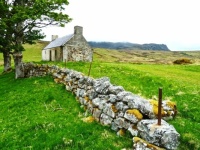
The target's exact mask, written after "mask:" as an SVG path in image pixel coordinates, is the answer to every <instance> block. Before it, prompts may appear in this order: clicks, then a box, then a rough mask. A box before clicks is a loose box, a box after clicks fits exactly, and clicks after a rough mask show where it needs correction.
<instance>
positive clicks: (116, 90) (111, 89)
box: [108, 85, 124, 95]
mask: <svg viewBox="0 0 200 150" xmlns="http://www.w3.org/2000/svg"><path fill="white" fill-rule="evenodd" d="M108 91H109V93H111V94H115V95H117V94H118V93H119V92H122V91H124V88H123V87H122V86H114V85H111V86H110V87H109V89H108Z"/></svg>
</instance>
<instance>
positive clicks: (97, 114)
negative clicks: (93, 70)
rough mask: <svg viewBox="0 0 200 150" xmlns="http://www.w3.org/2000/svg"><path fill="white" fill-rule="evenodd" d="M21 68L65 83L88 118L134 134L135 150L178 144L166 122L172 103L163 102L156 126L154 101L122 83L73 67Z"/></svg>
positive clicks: (27, 73)
mask: <svg viewBox="0 0 200 150" xmlns="http://www.w3.org/2000/svg"><path fill="white" fill-rule="evenodd" d="M24 68H25V77H32V76H45V75H47V74H50V75H52V76H53V78H54V81H55V82H56V83H61V84H64V85H65V87H66V90H67V91H71V92H73V93H74V94H75V95H76V98H77V100H78V101H79V102H80V104H81V105H83V106H84V108H85V109H86V111H88V112H89V113H90V114H91V117H89V118H88V119H89V120H90V119H94V120H96V121H98V122H100V123H101V124H103V125H108V126H111V129H112V130H114V131H116V132H117V134H118V135H123V134H124V133H125V132H130V134H131V135H132V136H133V137H134V139H133V142H134V145H133V148H134V149H140V150H143V149H146V150H150V149H155V148H154V147H156V146H157V147H161V149H162V148H164V149H176V148H177V147H178V145H179V137H180V134H179V133H178V132H177V131H176V130H175V128H174V127H173V126H172V125H169V124H168V123H167V122H166V121H165V120H168V119H172V118H173V117H174V116H175V114H176V105H175V103H173V102H171V101H168V100H165V101H163V103H162V119H163V120H162V121H161V125H160V126H158V125H157V119H156V118H157V115H158V105H157V101H155V100H147V99H144V98H142V97H141V96H138V95H135V94H133V93H131V92H128V91H125V90H124V88H123V87H122V86H117V85H113V84H112V83H110V79H109V78H108V77H102V78H99V79H94V78H92V77H88V76H85V75H84V74H82V73H81V72H77V71H75V70H70V69H64V68H59V67H57V66H48V65H37V64H32V63H26V64H24ZM135 137H140V138H141V139H139V138H135ZM147 143H149V144H147ZM155 145H156V146H155Z"/></svg>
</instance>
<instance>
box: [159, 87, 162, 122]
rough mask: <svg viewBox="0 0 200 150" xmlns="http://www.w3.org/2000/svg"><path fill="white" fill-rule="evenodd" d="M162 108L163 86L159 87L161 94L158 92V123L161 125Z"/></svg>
mask: <svg viewBox="0 0 200 150" xmlns="http://www.w3.org/2000/svg"><path fill="white" fill-rule="evenodd" d="M161 108H162V88H159V94H158V125H161V118H162V114H161Z"/></svg>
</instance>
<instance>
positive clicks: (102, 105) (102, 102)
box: [99, 100, 107, 109]
mask: <svg viewBox="0 0 200 150" xmlns="http://www.w3.org/2000/svg"><path fill="white" fill-rule="evenodd" d="M106 103H107V101H106V100H101V101H100V103H99V109H103V108H104V105H105V104H106Z"/></svg>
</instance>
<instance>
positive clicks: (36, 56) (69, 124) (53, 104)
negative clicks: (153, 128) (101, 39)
mask: <svg viewBox="0 0 200 150" xmlns="http://www.w3.org/2000/svg"><path fill="white" fill-rule="evenodd" d="M43 46H44V45H41V43H40V44H37V45H36V46H28V45H26V49H27V51H25V52H24V60H25V61H34V62H38V63H47V62H41V61H40V60H41V51H40V49H41V47H43ZM117 53H119V52H118V51H113V50H112V51H109V50H102V49H95V53H94V54H95V55H94V62H93V64H92V69H91V76H92V77H94V78H100V77H103V76H107V77H110V80H111V83H112V84H116V85H121V86H123V87H124V88H125V90H127V91H131V92H133V93H135V94H138V95H141V96H143V97H145V98H147V99H157V97H158V88H159V87H162V88H163V99H170V100H172V101H175V102H176V103H177V108H178V114H177V116H176V118H175V119H174V120H171V121H169V123H170V124H172V125H174V127H175V128H176V130H177V131H178V132H179V133H180V134H181V139H180V142H181V144H180V146H179V148H178V149H179V150H193V149H194V150H196V149H200V132H199V131H200V117H199V116H200V113H199V106H200V101H199V100H200V66H199V65H198V64H193V65H172V64H171V65H167V64H164V63H163V64H161V63H160V61H159V63H158V64H156V63H154V64H149V63H147V61H145V62H144V63H143V62H141V61H140V62H135V61H134V62H133V61H132V60H133V58H130V59H129V60H127V61H124V60H125V59H124V58H127V57H131V56H130V52H129V53H124V52H123V55H121V57H120V55H117ZM120 53H122V52H120ZM137 53H139V52H137ZM151 53H157V52H151ZM159 53H160V52H159ZM115 54H116V57H117V58H116V57H115ZM173 54H174V53H173V52H172V54H170V58H171V61H173V60H174V59H177V58H179V57H178V56H180V57H182V55H183V54H181V52H180V55H179V54H177V53H176V55H175V54H174V55H175V57H173ZM189 54H190V55H189V57H190V59H191V58H194V59H195V60H197V59H198V57H199V53H198V52H197V53H196V54H198V55H194V53H189ZM111 55H112V56H111ZM155 55H156V56H157V54H155ZM184 55H186V54H185V53H184ZM196 56H197V57H196ZM132 57H134V56H132ZM146 57H148V56H146V54H145V57H144V59H145V58H146ZM151 57H153V56H151ZM111 58H113V59H111ZM119 59H120V60H123V61H118V60H119ZM151 59H153V58H151ZM159 59H160V58H157V57H156V59H155V58H154V60H157V61H158V60H159ZM167 60H169V57H168V59H167ZM157 61H154V62H157ZM162 61H163V59H162ZM0 62H2V56H1V55H0ZM48 63H49V62H48ZM51 64H56V65H59V66H63V67H64V66H65V64H64V63H58V62H51ZM89 65H90V64H89V63H84V62H68V63H67V64H66V66H67V68H71V69H74V70H77V71H80V72H83V73H84V74H86V75H87V74H88V70H89ZM2 69H3V67H2V66H0V71H2ZM0 82H1V86H0V95H1V97H0V113H1V117H0V122H1V124H0V131H1V132H2V133H1V136H0V149H77V150H79V149H84V150H85V149H88V150H89V149H122V148H131V147H132V144H133V143H132V139H131V138H130V135H129V134H126V136H125V137H118V136H117V135H116V133H115V132H114V131H111V130H110V128H109V127H104V126H101V125H100V124H99V123H96V122H93V123H85V122H83V121H82V118H84V117H85V116H84V111H83V108H81V107H80V105H79V103H78V102H77V101H76V100H75V97H74V96H73V95H72V94H71V93H68V92H66V91H65V89H64V87H63V86H62V85H59V84H55V83H54V82H53V79H52V78H51V77H42V78H30V79H19V80H15V79H14V73H13V72H11V73H9V74H2V75H0ZM56 108H60V109H58V110H57V109H56ZM55 110H57V111H55Z"/></svg>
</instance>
